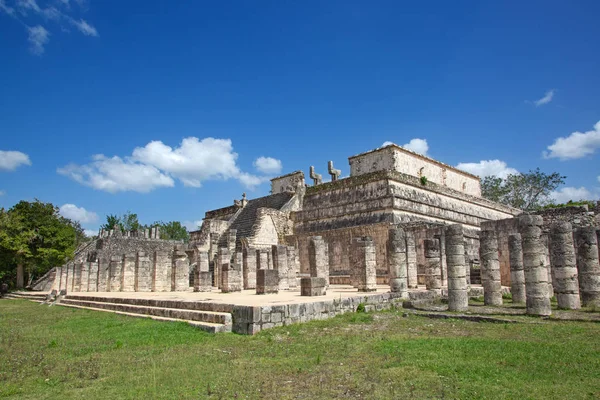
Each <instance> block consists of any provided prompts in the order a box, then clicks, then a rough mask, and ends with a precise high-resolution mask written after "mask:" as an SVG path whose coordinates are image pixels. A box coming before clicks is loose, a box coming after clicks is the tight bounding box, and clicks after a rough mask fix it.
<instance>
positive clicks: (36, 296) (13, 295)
mask: <svg viewBox="0 0 600 400" xmlns="http://www.w3.org/2000/svg"><path fill="white" fill-rule="evenodd" d="M47 295H48V294H47V293H31V292H10V293H7V294H6V295H5V296H4V297H5V298H7V299H25V300H33V301H44V300H46V296H47Z"/></svg>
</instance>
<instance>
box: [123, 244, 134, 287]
mask: <svg viewBox="0 0 600 400" xmlns="http://www.w3.org/2000/svg"><path fill="white" fill-rule="evenodd" d="M135 258H136V256H135V253H127V254H124V255H123V285H122V286H121V291H122V292H134V291H135Z"/></svg>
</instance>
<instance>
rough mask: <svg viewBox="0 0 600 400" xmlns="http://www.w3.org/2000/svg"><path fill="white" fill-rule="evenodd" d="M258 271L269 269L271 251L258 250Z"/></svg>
mask: <svg viewBox="0 0 600 400" xmlns="http://www.w3.org/2000/svg"><path fill="white" fill-rule="evenodd" d="M256 269H257V270H259V269H269V250H268V249H257V250H256Z"/></svg>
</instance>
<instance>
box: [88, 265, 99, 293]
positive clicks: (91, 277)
mask: <svg viewBox="0 0 600 400" xmlns="http://www.w3.org/2000/svg"><path fill="white" fill-rule="evenodd" d="M88 270H89V274H88V292H97V291H98V260H94V261H90V262H88Z"/></svg>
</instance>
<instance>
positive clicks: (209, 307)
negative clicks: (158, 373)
mask: <svg viewBox="0 0 600 400" xmlns="http://www.w3.org/2000/svg"><path fill="white" fill-rule="evenodd" d="M65 298H66V299H69V300H81V301H96V302H101V303H117V304H131V305H136V306H145V307H162V308H177V309H180V310H197V311H213V312H220V313H232V312H233V305H232V304H222V303H211V302H210V301H184V300H164V299H163V300H159V299H147V298H146V299H144V298H126V297H102V296H95V295H89V296H80V295H71V294H67V295H66V296H65Z"/></svg>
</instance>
